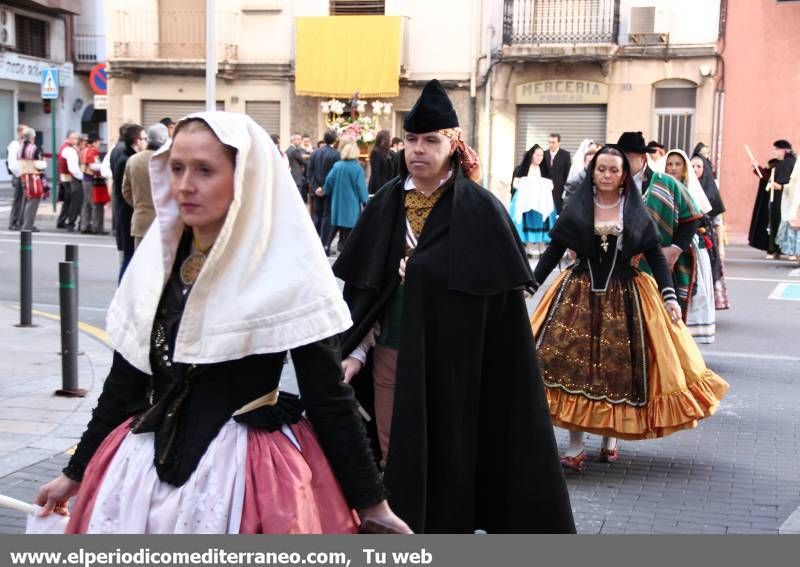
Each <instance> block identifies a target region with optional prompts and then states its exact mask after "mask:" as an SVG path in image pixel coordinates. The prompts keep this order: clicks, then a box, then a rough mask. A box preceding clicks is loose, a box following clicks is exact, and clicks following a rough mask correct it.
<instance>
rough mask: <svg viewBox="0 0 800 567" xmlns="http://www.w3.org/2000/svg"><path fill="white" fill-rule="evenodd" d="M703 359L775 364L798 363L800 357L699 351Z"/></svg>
mask: <svg viewBox="0 0 800 567" xmlns="http://www.w3.org/2000/svg"><path fill="white" fill-rule="evenodd" d="M701 352H702V353H703V357H706V356H711V357H714V356H718V357H725V358H746V359H748V360H773V361H775V362H800V357H797V356H785V355H781V354H758V353H753V352H735V351H719V350H701Z"/></svg>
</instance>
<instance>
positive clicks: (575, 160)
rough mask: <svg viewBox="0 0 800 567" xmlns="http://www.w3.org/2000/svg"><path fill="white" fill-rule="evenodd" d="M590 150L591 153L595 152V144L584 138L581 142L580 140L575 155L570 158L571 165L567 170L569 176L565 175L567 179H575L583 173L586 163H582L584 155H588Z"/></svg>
mask: <svg viewBox="0 0 800 567" xmlns="http://www.w3.org/2000/svg"><path fill="white" fill-rule="evenodd" d="M590 150H591V151H592V153H594V152H596V151H597V144H595V143H594V142H593V141H592V140H590V139H589V138H584V139H583V140H581V143H580V145H579V146H578V149H577V151H576V152H575V155H574V156H573V157H572V165H571V166H570V168H569V175H567V179H570V178H572V177H575V176H576V175H578V174H579V173H580V172H581V171H584V170H585V169H586V163H584V162H585V159H584V158H585V156H586V154H587V153H589V151H590Z"/></svg>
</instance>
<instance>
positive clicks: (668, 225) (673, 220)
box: [639, 172, 703, 320]
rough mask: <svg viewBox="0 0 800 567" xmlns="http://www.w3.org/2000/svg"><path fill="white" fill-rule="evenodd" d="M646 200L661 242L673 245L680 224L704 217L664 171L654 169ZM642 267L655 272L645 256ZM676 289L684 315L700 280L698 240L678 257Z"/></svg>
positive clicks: (682, 189) (673, 272)
mask: <svg viewBox="0 0 800 567" xmlns="http://www.w3.org/2000/svg"><path fill="white" fill-rule="evenodd" d="M644 204H645V206H646V207H647V209H648V210H649V211H650V216H652V217H653V220H654V221H655V222H656V227H657V228H658V235H659V238H660V239H661V246H662V247H665V246H670V245H671V244H672V243H673V241H674V236H675V234H676V233H677V231H678V226H679V225H680V224H683V223H686V222H692V221H694V220H697V219H699V218H702V216H703V214H702V213H701V212H700V208H699V207H698V206H697V204H696V203H695V202H694V200H693V199H692V197H691V196H690V195H689V191H688V190H687V189H686V187H684V185H683V184H682V183H680V182H679V181H676V180H675V179H673V178H672V177H670V176H669V175H666V174H664V173H657V172H656V173H653V176H652V177H651V178H650V186H649V187H648V188H647V191H646V192H645V194H644ZM639 268H640V269H641V270H642V271H644V272H647V273H648V274H651V275H652V271H651V270H650V266H648V265H647V262H646V261H645V260H644V259H642V260H641V261H640V262H639ZM672 278H673V279H674V281H675V292H676V293H677V295H678V302H679V303H680V305H681V310H682V311H683V318H684V320H685V319H686V315H687V314H688V312H689V309H688V307H689V300H690V299H691V297H692V294H693V288H694V286H695V283H696V281H697V247H696V245H695V244H694V243H692V245H691V246H690V247H689V250H688V251H687V252H684V253H683V254H681V255H680V256H679V257H678V261H677V262H675V268H674V269H673V271H672Z"/></svg>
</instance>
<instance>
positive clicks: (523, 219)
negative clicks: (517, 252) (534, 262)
mask: <svg viewBox="0 0 800 567" xmlns="http://www.w3.org/2000/svg"><path fill="white" fill-rule="evenodd" d="M543 160H544V150H543V149H542V148H541V146H539V144H534V145H533V146H532V147H531V148H530V149H529V150H528V151H527V152H525V156H524V157H523V159H522V163H520V165H518V166H517V167H516V168H515V169H514V174H513V176H512V178H513V179H512V182H511V202H510V203H509V208H508V212H509V214H510V215H511V218H512V219H513V221H514V227H515V228H516V229H517V234H519V238H520V240H522V242H523V244H525V248H526V250H527V251H528V255H530V254H531V252H532V251H531V249H530V246H529V245H530V244H538V243H542V242H543V243H545V244H547V243H548V242H550V236H549V232H550V229H551V228H553V225H554V224H555V222H556V216H557V215H556V206H555V203H554V202H553V182H552V181H551V180H550V179H547V178H546V177H542V172H541V163H542V161H543Z"/></svg>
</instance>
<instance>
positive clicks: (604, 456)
mask: <svg viewBox="0 0 800 567" xmlns="http://www.w3.org/2000/svg"><path fill="white" fill-rule="evenodd" d="M617 459H619V449H617V448H616V447H614V448H613V449H604V448H602V447H601V448H600V462H601V463H613V462H615V461H616V460H617Z"/></svg>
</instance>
